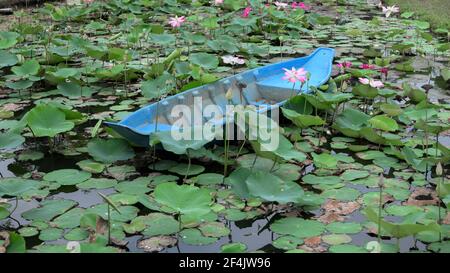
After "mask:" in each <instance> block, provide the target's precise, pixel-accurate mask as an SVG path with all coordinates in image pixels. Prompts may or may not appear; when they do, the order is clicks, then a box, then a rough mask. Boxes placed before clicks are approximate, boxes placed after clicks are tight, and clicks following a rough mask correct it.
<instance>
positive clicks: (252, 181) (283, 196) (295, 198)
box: [245, 171, 304, 204]
mask: <svg viewBox="0 0 450 273" xmlns="http://www.w3.org/2000/svg"><path fill="white" fill-rule="evenodd" d="M245 184H247V188H248V191H249V193H250V194H251V195H252V196H255V197H260V198H262V199H264V200H266V201H269V202H278V203H281V204H286V203H297V204H298V203H301V202H302V197H303V194H304V192H303V189H302V188H301V187H300V186H299V185H298V184H297V183H295V182H291V181H283V180H281V179H280V178H279V177H278V176H275V175H273V174H271V173H268V172H263V171H255V172H253V173H252V174H251V175H250V176H248V177H247V179H246V180H245Z"/></svg>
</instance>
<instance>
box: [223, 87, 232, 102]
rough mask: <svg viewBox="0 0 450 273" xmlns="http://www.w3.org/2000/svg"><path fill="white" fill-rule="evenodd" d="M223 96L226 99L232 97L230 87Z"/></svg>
mask: <svg viewBox="0 0 450 273" xmlns="http://www.w3.org/2000/svg"><path fill="white" fill-rule="evenodd" d="M225 98H226V99H227V100H231V99H232V98H233V90H232V89H231V88H230V89H228V91H227V93H226V94H225Z"/></svg>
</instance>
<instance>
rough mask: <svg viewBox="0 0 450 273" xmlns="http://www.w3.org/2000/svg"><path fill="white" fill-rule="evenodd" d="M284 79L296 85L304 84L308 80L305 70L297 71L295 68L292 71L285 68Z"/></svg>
mask: <svg viewBox="0 0 450 273" xmlns="http://www.w3.org/2000/svg"><path fill="white" fill-rule="evenodd" d="M283 70H284V71H285V72H284V77H283V78H282V79H283V80H285V81H288V82H291V83H296V82H297V81H299V82H301V83H304V82H306V80H307V73H308V72H307V71H306V70H305V69H303V68H299V69H295V68H294V67H292V68H291V70H289V69H286V68H283Z"/></svg>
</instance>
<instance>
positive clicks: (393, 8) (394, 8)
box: [381, 5, 400, 17]
mask: <svg viewBox="0 0 450 273" xmlns="http://www.w3.org/2000/svg"><path fill="white" fill-rule="evenodd" d="M381 8H382V9H383V13H384V15H385V16H386V17H389V16H391V14H392V13H398V12H399V11H400V9H399V8H398V7H397V6H396V5H393V6H390V7H384V6H381Z"/></svg>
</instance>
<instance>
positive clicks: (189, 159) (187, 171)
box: [184, 150, 191, 181]
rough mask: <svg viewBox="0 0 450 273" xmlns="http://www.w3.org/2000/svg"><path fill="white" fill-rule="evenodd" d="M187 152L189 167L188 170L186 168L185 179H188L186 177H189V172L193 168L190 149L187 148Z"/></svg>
mask: <svg viewBox="0 0 450 273" xmlns="http://www.w3.org/2000/svg"><path fill="white" fill-rule="evenodd" d="M186 154H187V157H188V167H187V170H186V174H185V175H184V181H186V179H187V177H188V174H189V171H190V169H191V156H190V155H189V150H186Z"/></svg>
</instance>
